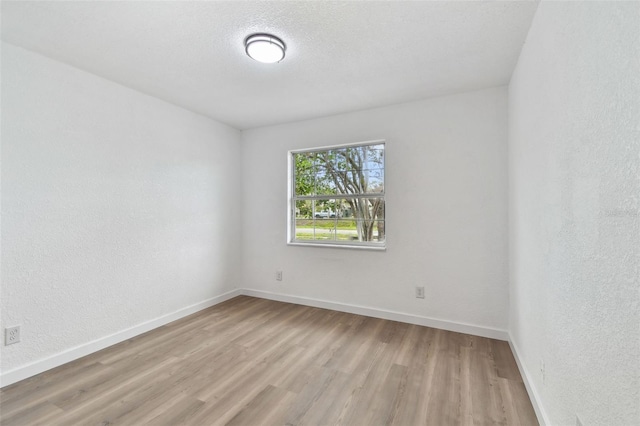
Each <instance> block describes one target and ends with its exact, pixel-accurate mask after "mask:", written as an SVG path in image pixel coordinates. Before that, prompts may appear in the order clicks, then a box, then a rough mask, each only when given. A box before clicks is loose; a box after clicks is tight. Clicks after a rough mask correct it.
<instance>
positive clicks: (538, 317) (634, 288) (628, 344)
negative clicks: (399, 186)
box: [509, 2, 640, 426]
mask: <svg viewBox="0 0 640 426" xmlns="http://www.w3.org/2000/svg"><path fill="white" fill-rule="evenodd" d="M639 41H640V3H637V2H633V3H631V2H629V3H616V2H593V3H592V2H575V3H574V2H560V3H555V2H542V3H541V4H540V6H539V8H538V11H537V14H536V16H535V19H534V21H533V25H532V27H531V30H530V32H529V36H528V39H527V42H526V44H525V47H524V49H523V51H522V53H521V56H520V59H519V62H518V65H517V68H516V70H515V73H514V75H513V77H512V80H511V84H510V86H509V120H510V121H509V124H510V126H509V128H510V130H509V181H510V185H509V217H510V228H509V232H510V281H511V288H510V298H511V303H510V326H509V331H510V334H511V337H512V339H513V343H514V344H515V346H516V348H517V351H518V353H519V355H520V358H521V361H522V362H523V364H524V366H525V368H526V370H527V373H528V375H529V376H530V377H529V378H530V380H531V384H532V385H533V387H534V389H535V390H536V393H537V394H538V397H539V401H540V402H541V403H542V405H543V407H544V410H545V411H546V416H547V420H548V421H549V422H550V423H551V424H554V425H572V426H573V425H575V424H576V413H577V415H578V416H579V418H580V420H581V421H582V423H583V424H584V425H632V424H633V425H637V424H640V381H639V377H640V297H639V295H640V287H639V286H640V284H639V277H638V274H639V270H640V268H639V266H640V214H639V211H640V210H639V208H640V204H639V203H640V78H639V76H640V48H639V46H640V45H639ZM541 360H544V362H545V370H546V377H545V380H544V382H543V380H542V375H541V374H540V361H541Z"/></svg>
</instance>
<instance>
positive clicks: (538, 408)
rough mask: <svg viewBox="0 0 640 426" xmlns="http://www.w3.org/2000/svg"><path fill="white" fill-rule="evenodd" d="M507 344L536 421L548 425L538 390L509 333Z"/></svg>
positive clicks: (543, 425) (541, 424)
mask: <svg viewBox="0 0 640 426" xmlns="http://www.w3.org/2000/svg"><path fill="white" fill-rule="evenodd" d="M509 346H511V352H513V357H514V358H515V359H516V364H518V369H519V370H520V375H521V376H522V380H523V381H524V386H525V388H527V393H528V394H529V399H530V400H531V405H533V409H534V411H535V412H536V417H538V423H540V426H546V425H550V424H551V422H549V418H548V417H547V413H546V411H545V410H544V408H543V406H542V400H541V399H540V395H539V394H538V391H537V390H536V387H535V386H534V384H533V380H531V375H530V374H529V371H528V370H527V369H526V367H525V366H524V362H523V361H522V358H521V357H520V352H519V351H518V347H517V346H516V344H515V343H514V341H513V339H511V335H509Z"/></svg>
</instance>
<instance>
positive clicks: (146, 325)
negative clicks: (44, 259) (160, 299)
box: [0, 290, 242, 387]
mask: <svg viewBox="0 0 640 426" xmlns="http://www.w3.org/2000/svg"><path fill="white" fill-rule="evenodd" d="M241 294H242V292H241V291H240V290H232V291H229V292H227V293H224V294H221V295H220V296H216V297H212V298H211V299H207V300H204V301H202V302H199V303H196V304H194V305H191V306H187V307H186V308H182V309H179V310H177V311H175V312H172V313H169V314H166V315H163V316H161V317H159V318H155V319H152V320H150V321H146V322H143V323H142V324H138V325H135V326H133V327H131V328H127V329H126V330H122V331H119V332H117V333H114V334H111V335H109V336H105V337H101V338H99V339H96V340H93V341H91V342H89V343H85V344H83V345H80V346H76V347H74V348H71V349H67V350H65V351H63V352H60V353H57V354H55V355H52V356H50V357H47V358H44V359H41V360H38V361H36V362H33V363H31V364H27V365H24V366H21V367H18V368H16V369H13V370H10V371H7V372H6V373H2V374H1V375H0V387H4V386H8V385H10V384H12V383H15V382H18V381H20V380H24V379H26V378H28V377H31V376H35V375H36V374H40V373H42V372H45V371H47V370H50V369H52V368H55V367H59V366H61V365H63V364H66V363H68V362H71V361H73V360H76V359H78V358H82V357H83V356H87V355H90V354H92V353H94V352H97V351H99V350H101V349H104V348H107V347H109V346H112V345H115V344H116V343H120V342H123V341H125V340H127V339H131V338H132V337H135V336H138V335H140V334H142V333H146V332H147V331H151V330H153V329H154V328H158V327H161V326H163V325H165V324H168V323H170V322H172V321H175V320H178V319H180V318H183V317H186V316H188V315H191V314H194V313H196V312H198V311H201V310H203V309H206V308H209V307H211V306H214V305H217V304H218V303H222V302H224V301H225V300H229V299H231V298H233V297H236V296H239V295H241Z"/></svg>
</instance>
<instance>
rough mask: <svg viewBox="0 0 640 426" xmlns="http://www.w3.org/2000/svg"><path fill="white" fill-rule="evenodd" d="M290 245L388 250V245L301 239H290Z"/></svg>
mask: <svg viewBox="0 0 640 426" xmlns="http://www.w3.org/2000/svg"><path fill="white" fill-rule="evenodd" d="M287 245H289V246H301V247H324V248H339V249H356V250H374V251H386V250H387V246H365V245H354V244H335V243H332V244H327V243H306V242H305V243H303V242H300V241H289V242H287Z"/></svg>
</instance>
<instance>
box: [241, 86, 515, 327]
mask: <svg viewBox="0 0 640 426" xmlns="http://www.w3.org/2000/svg"><path fill="white" fill-rule="evenodd" d="M506 120H507V93H506V88H505V87H502V88H493V89H487V90H483V91H479V92H472V93H466V94H462V95H455V96H447V97H441V98H434V99H430V100H425V101H421V102H415V103H408V104H402V105H396V106H390V107H385V108H379V109H373V110H367V111H361V112H354V113H349V114H341V115H337V116H332V117H327V118H320V119H316V120H310V121H302V122H298V123H291V124H286V125H281V126H273V127H265V128H261V129H255V130H248V131H244V132H243V157H242V160H243V170H244V172H243V176H244V189H243V196H244V202H243V205H244V206H245V208H244V239H243V246H242V247H243V258H242V259H243V260H242V262H243V273H244V279H243V283H244V285H245V286H246V287H248V288H252V289H256V290H262V291H272V292H278V293H284V294H287V295H294V296H302V297H310V298H316V299H322V300H328V301H333V302H340V303H346V304H355V305H360V306H367V307H372V308H378V309H385V310H392V311H397V312H402V313H407V314H413V315H420V316H426V317H431V318H436V319H441V320H448V321H454V322H459V323H467V324H471V325H475V326H483V327H492V328H497V329H502V330H504V329H506V327H507V310H508V307H507V300H508V296H507V275H508V269H507V199H506V196H507V151H506V146H507V140H506V138H507V123H506ZM374 139H386V141H387V145H386V173H385V175H386V189H387V203H386V219H387V222H386V229H387V236H386V237H387V250H386V251H385V252H380V251H378V252H373V251H364V250H354V249H339V248H326V247H300V246H287V245H286V223H287V222H286V220H287V152H288V151H289V150H292V149H299V148H310V147H316V146H326V145H332V144H344V143H354V142H361V141H367V140H374ZM277 269H281V270H283V271H284V280H283V281H282V282H277V281H275V278H274V273H275V271H276V270H277ZM416 285H423V286H425V290H426V298H425V299H416V298H415V291H414V288H415V286H416Z"/></svg>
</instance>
